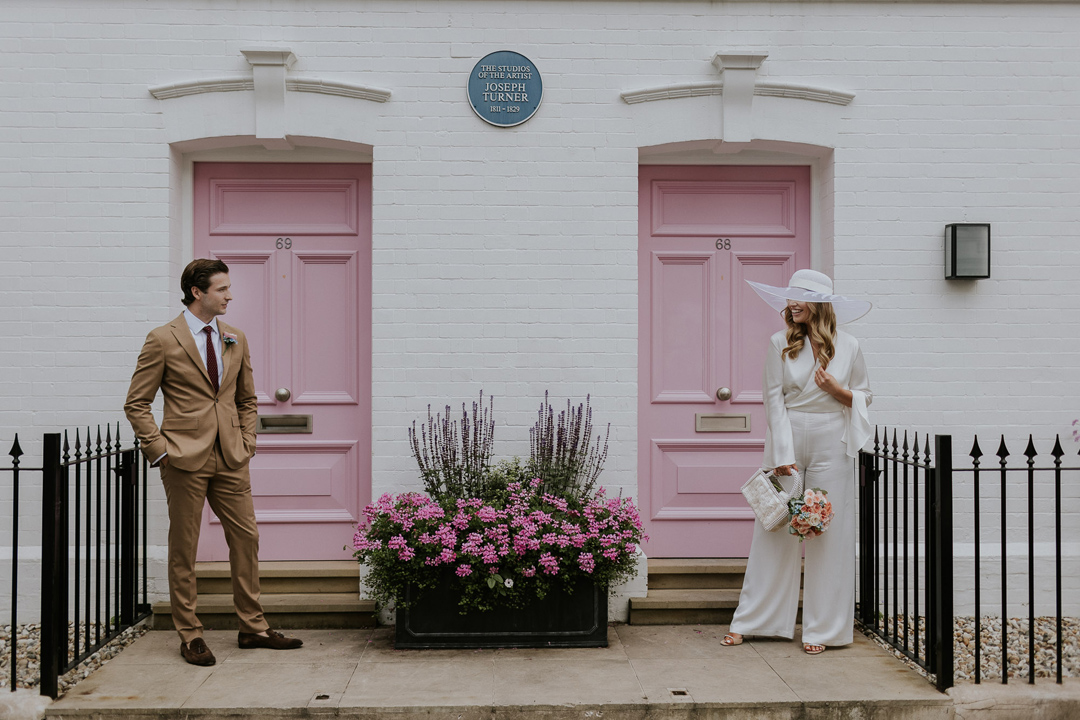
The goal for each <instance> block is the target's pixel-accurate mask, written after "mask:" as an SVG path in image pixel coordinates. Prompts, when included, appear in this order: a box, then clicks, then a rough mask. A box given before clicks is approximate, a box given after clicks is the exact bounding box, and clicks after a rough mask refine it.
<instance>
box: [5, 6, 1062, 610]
mask: <svg viewBox="0 0 1080 720" xmlns="http://www.w3.org/2000/svg"><path fill="white" fill-rule="evenodd" d="M261 5H262V4H258V3H243V2H241V3H216V2H210V1H209V0H203V1H202V2H170V1H169V0H146V1H145V2H122V1H116V2H107V1H105V0H88V1H85V2H84V1H82V0H69V1H68V2H58V1H55V0H10V1H9V2H5V3H4V6H3V8H2V10H0V47H2V48H4V49H3V50H2V51H0V77H2V80H0V216H2V217H3V218H4V221H3V225H2V226H0V247H2V253H3V256H2V259H0V282H2V283H3V286H2V287H3V290H2V291H0V367H3V368H4V371H5V379H4V382H3V383H0V396H2V397H3V401H2V402H0V442H2V443H3V444H4V447H3V448H0V449H2V450H3V451H6V450H7V446H8V443H10V442H11V438H12V436H13V434H14V433H15V432H19V433H20V439H21V441H22V443H23V447H24V448H25V449H27V450H29V451H30V456H32V457H33V456H35V454H36V452H37V450H38V439H39V438H40V434H41V433H42V432H47V431H52V430H56V429H61V428H74V427H77V426H82V427H85V426H86V425H87V424H96V423H99V422H104V421H109V422H113V423H116V422H117V421H120V422H121V425H122V428H123V431H124V434H125V437H130V431H129V429H128V428H127V425H126V423H124V422H123V416H122V412H121V405H122V402H123V397H124V394H125V393H126V390H127V384H128V380H129V378H130V375H131V370H132V368H133V365H134V361H135V357H136V354H137V352H138V349H139V347H140V345H141V343H142V340H143V338H144V337H145V334H146V332H147V330H148V329H149V328H150V327H152V326H154V325H156V324H160V323H161V322H163V321H165V320H166V319H168V318H170V317H172V316H173V315H175V313H176V312H178V309H179V304H178V302H177V300H178V293H177V290H176V289H175V286H176V285H177V277H178V275H179V269H180V268H181V267H182V266H183V264H184V263H186V262H187V260H189V259H190V258H191V252H192V250H191V229H190V212H189V207H190V204H189V203H190V188H189V186H190V165H191V162H192V161H193V160H196V159H221V160H225V159H251V160H263V161H266V160H274V161H289V160H297V159H310V160H331V159H339V160H341V159H346V160H348V159H361V160H365V159H366V160H370V161H371V162H372V163H373V175H374V190H373V198H372V203H373V228H372V229H373V243H374V256H373V260H374V263H373V280H374V289H373V307H374V310H373V336H374V346H373V384H372V388H371V391H372V396H373V418H372V424H373V457H372V473H373V488H372V490H373V495H375V496H378V495H379V494H380V493H382V492H386V491H391V490H401V489H405V488H413V487H416V486H417V483H418V481H417V478H416V472H415V467H414V464H413V461H412V458H411V456H410V453H409V450H408V446H407V442H406V436H405V428H406V426H407V425H408V424H409V423H411V422H412V420H414V419H417V418H419V417H421V416H422V415H423V414H424V412H425V409H426V407H427V405H428V403H431V404H432V405H433V406H434V407H435V408H436V409H441V407H442V405H443V404H444V403H450V404H451V405H457V406H460V403H461V402H463V401H471V400H472V399H474V398H475V397H476V395H477V393H478V391H479V390H480V389H483V390H484V392H485V393H486V394H490V395H494V396H495V398H496V417H497V419H498V422H499V426H498V428H497V431H496V436H497V438H498V440H499V444H498V445H497V452H499V453H500V454H507V455H509V454H515V453H516V454H524V453H527V452H528V446H527V428H528V426H529V425H530V424H531V422H532V418H533V414H534V413H535V409H536V407H537V405H538V401H539V398H541V397H542V396H543V392H544V390H550V391H551V393H552V397H553V398H565V397H571V398H575V399H577V398H582V399H583V398H584V396H585V395H586V394H587V393H591V395H592V403H593V407H594V414H595V419H596V420H597V421H598V422H599V423H606V422H611V424H612V442H611V454H610V457H609V460H608V464H607V469H606V471H605V475H604V480H605V481H606V483H607V484H608V485H610V486H615V487H619V488H622V489H624V490H625V491H626V492H628V493H631V494H634V493H636V491H637V479H636V472H637V453H638V448H637V439H636V437H637V436H636V433H637V418H636V415H637V397H638V387H637V367H638V358H637V335H638V311H637V282H638V280H637V274H638V269H637V246H638V215H637V213H638V197H637V169H638V165H639V162H648V163H657V162H674V163H688V164H701V163H705V164H712V163H727V162H732V163H740V164H753V163H777V162H789V163H790V162H793V161H794V162H798V163H800V164H812V165H813V167H814V171H813V177H814V183H815V188H814V200H815V208H814V223H815V234H814V238H813V255H814V265H815V266H816V267H818V268H820V269H822V270H825V271H827V272H831V273H833V274H834V275H835V278H836V284H837V290H838V292H840V293H843V294H851V295H858V296H864V297H868V298H871V299H872V300H873V301H874V303H875V306H876V307H875V310H874V311H873V313H872V314H871V315H870V316H869V317H868V318H867V319H866V320H864V321H861V322H859V323H856V324H855V325H853V326H852V327H851V329H850V331H851V332H852V333H853V334H855V335H856V336H857V337H859V338H860V340H861V341H862V343H863V347H864V352H865V355H866V358H867V362H868V365H869V367H870V373H871V379H872V382H873V386H874V390H875V402H874V404H873V408H872V412H873V416H872V417H873V420H874V421H875V422H878V423H882V424H887V425H890V426H893V425H895V426H899V427H901V428H912V429H918V430H919V431H920V432H927V431H928V432H931V433H934V432H951V433H953V434H954V435H955V436H956V437H957V442H958V443H964V442H968V441H970V437H971V434H972V433H973V432H980V433H989V434H994V433H1000V432H1004V433H1006V435H1007V437H1008V438H1009V439H1010V442H1012V443H1014V451H1015V452H1017V453H1019V452H1021V451H1022V449H1023V446H1022V442H1021V441H1020V438H1021V437H1022V438H1024V439H1025V440H1026V436H1027V434H1028V433H1033V434H1034V435H1035V437H1036V438H1043V439H1046V438H1050V439H1051V442H1052V438H1053V436H1054V435H1055V434H1056V433H1062V434H1063V435H1064V436H1065V437H1063V445H1065V446H1066V449H1067V451H1068V452H1069V454H1070V455H1075V452H1076V450H1077V449H1080V445H1078V444H1077V443H1075V442H1073V440H1072V437H1071V435H1070V431H1071V429H1072V428H1071V423H1072V421H1073V420H1074V419H1075V418H1077V417H1080V402H1078V398H1080V373H1078V372H1077V357H1078V356H1080V317H1078V315H1077V312H1076V308H1077V307H1080V287H1078V284H1077V278H1078V275H1080V273H1078V268H1080V238H1078V230H1077V228H1078V223H1077V221H1078V219H1080V217H1078V215H1080V211H1078V209H1077V208H1078V197H1080V5H1077V4H1074V3H1052V4H1030V3H1022V2H1016V3H1000V4H979V3H966V2H965V3H956V4H946V3H910V4H908V3H878V2H866V3H858V2H850V3H849V2H835V3H820V4H817V3H809V2H807V3H803V2H779V3H777V2H774V3H756V2H741V3H710V2H662V1H661V0H655V1H654V2H640V3H610V2H575V3H564V2H557V1H551V2H546V1H537V2H514V1H508V2H504V3H490V2H480V1H475V2H446V1H437V0H415V1H414V2H408V3H401V2H393V1H391V0H383V1H382V2H359V1H358V2H350V3H345V2H339V1H336V0H305V1H303V2H301V1H300V0H281V1H280V2H275V3H272V4H271V5H272V7H271V8H270V9H261ZM248 47H275V48H277V47H280V48H288V49H290V50H291V51H292V52H293V53H295V55H296V57H297V58H298V60H297V62H296V64H295V66H294V67H293V68H292V69H291V70H290V71H289V73H290V76H297V77H300V76H302V77H305V78H317V79H321V80H325V81H332V82H337V83H349V84H353V85H358V86H364V87H372V88H382V89H386V90H389V91H390V92H391V97H390V99H389V101H387V102H385V103H377V102H373V101H369V100H362V99H356V98H347V97H340V96H331V95H325V94H317V93H310V92H296V91H290V92H288V93H287V98H286V103H287V105H286V108H287V109H286V127H287V130H286V132H287V133H288V134H289V135H290V136H291V137H292V138H293V143H294V145H295V146H296V148H295V149H294V150H291V151H270V150H266V149H263V148H262V147H261V145H260V144H259V143H256V142H255V141H254V140H253V138H252V136H253V135H254V132H255V130H254V128H255V112H254V103H253V99H252V98H253V93H252V92H250V91H237V92H213V93H204V94H199V95H191V96H186V97H177V98H173V99H167V100H159V99H155V98H154V97H153V96H152V95H151V94H150V92H149V88H151V87H157V86H162V85H167V84H171V83H182V82H190V81H198V80H209V79H214V78H223V77H230V78H243V77H247V78H250V76H251V68H250V66H249V65H248V63H247V62H246V61H245V59H244V57H243V55H242V54H241V52H240V51H241V49H243V48H248ZM747 48H752V49H755V50H760V51H761V52H764V53H767V54H768V58H767V60H765V61H764V63H763V64H762V66H761V69H760V70H759V72H758V79H759V81H769V82H774V83H788V84H796V85H802V86H810V87H814V88H822V89H827V90H830V91H839V92H843V93H849V94H852V95H854V100H852V102H851V103H850V104H848V105H838V104H828V103H823V102H817V101H813V100H798V99H791V98H780V97H761V96H759V97H755V99H754V104H753V114H752V116H751V119H752V128H753V133H754V138H755V140H754V142H753V143H752V144H750V145H746V146H739V147H736V148H733V149H734V150H736V151H737V150H739V149H742V152H731V151H730V150H731V149H729V148H725V147H721V146H719V145H718V141H719V140H721V139H722V138H723V133H722V128H721V122H720V118H721V107H722V102H723V100H722V97H721V96H719V95H715V94H714V95H705V96H700V97H690V98H682V99H668V100H658V101H654V102H646V103H640V104H634V105H631V104H628V103H627V102H625V101H624V100H623V99H622V97H621V93H624V92H628V91H634V90H642V89H646V88H658V87H669V86H674V85H680V84H684V85H685V84H695V83H696V84H707V83H715V82H717V81H718V80H719V75H718V73H717V70H716V68H715V67H714V66H713V65H712V64H711V60H712V58H713V56H714V55H715V54H717V53H723V52H732V51H738V50H744V49H747ZM500 49H513V50H517V51H519V52H522V53H523V54H525V55H527V56H528V57H529V58H531V59H532V60H533V61H534V62H535V63H536V65H537V67H538V68H539V70H540V72H541V73H542V74H543V77H544V81H545V95H544V102H543V105H542V106H541V108H540V110H539V112H538V113H537V114H536V116H535V117H533V118H532V120H530V121H529V122H528V123H526V124H524V125H522V126H520V127H517V128H514V129H497V128H493V127H490V126H487V125H485V124H484V123H482V122H480V121H479V120H478V119H477V117H476V116H475V114H474V113H473V111H472V110H471V109H470V107H469V105H468V101H467V98H466V96H465V78H466V75H467V73H468V71H469V70H470V69H471V68H472V66H473V64H474V63H475V62H476V61H477V60H478V59H479V58H480V57H482V56H483V55H485V54H486V53H488V52H491V51H493V50H500ZM659 146H662V147H659ZM643 148H644V149H643ZM956 222H988V223H991V224H992V227H993V252H992V263H993V270H992V277H991V278H990V279H988V280H980V281H977V282H948V281H945V280H943V279H942V275H943V259H942V255H943V251H942V245H943V241H942V233H943V228H944V226H945V225H946V224H948V223H956ZM988 445H993V446H994V447H996V440H995V441H993V442H987V443H985V444H984V450H989V448H988V447H987V446H988ZM958 449H966V448H958ZM1045 449H1046V450H1049V446H1047V447H1046V448H1045ZM1073 487H1075V483H1074V484H1073ZM1068 492H1069V493H1070V494H1071V495H1072V496H1073V497H1075V490H1073V489H1070V490H1069V491H1068ZM4 493H5V494H4V496H3V500H4V502H5V503H10V494H9V491H8V490H7V489H6V488H5V490H4ZM36 493H37V491H36V490H33V489H31V490H27V491H26V492H25V493H24V498H25V499H26V502H30V501H31V499H32V498H33V497H34V496H36ZM961 494H962V491H961ZM155 498H156V500H157V510H156V511H155V512H156V513H157V515H156V517H158V518H161V514H160V513H161V500H160V492H159V491H158V490H155ZM968 505H969V504H965V503H960V502H959V501H958V503H957V506H958V508H966V507H968ZM6 507H10V505H7V506H6ZM6 513H7V511H6V510H5V514H6ZM158 527H159V528H160V527H161V526H160V525H159V526H158ZM162 539H163V535H162V534H160V532H159V534H158V538H157V540H158V541H159V542H161V541H162ZM1073 539H1074V540H1075V534H1074V538H1073ZM7 542H8V540H7V538H4V539H0V544H4V543H7ZM5 582H6V578H5ZM27 592H28V593H30V594H33V592H34V589H33V588H28V589H27Z"/></svg>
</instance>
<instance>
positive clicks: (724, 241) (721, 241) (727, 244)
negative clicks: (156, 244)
mask: <svg viewBox="0 0 1080 720" xmlns="http://www.w3.org/2000/svg"><path fill="white" fill-rule="evenodd" d="M278 247H281V246H280V245H279V246H278ZM716 249H717V250H730V249H731V240H730V239H729V238H717V240H716Z"/></svg>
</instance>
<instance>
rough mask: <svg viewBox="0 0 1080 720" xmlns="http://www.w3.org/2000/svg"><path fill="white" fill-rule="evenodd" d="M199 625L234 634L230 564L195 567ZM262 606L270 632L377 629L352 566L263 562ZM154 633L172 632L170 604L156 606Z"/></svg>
mask: <svg viewBox="0 0 1080 720" xmlns="http://www.w3.org/2000/svg"><path fill="white" fill-rule="evenodd" d="M195 574H196V577H197V578H198V588H199V605H198V614H199V620H201V621H202V623H203V626H204V627H206V628H207V629H217V630H233V629H236V626H237V623H236V613H235V611H234V609H233V602H232V580H231V575H230V572H229V563H227V562H200V563H196V565H195ZM259 579H260V585H261V589H262V596H261V602H262V605H263V610H264V612H265V614H266V620H267V622H269V623H270V627H273V628H275V629H277V628H281V629H296V628H360V627H373V626H374V625H375V624H376V609H375V603H374V602H372V601H370V600H362V599H360V569H359V566H358V565H357V564H356V563H355V562H352V561H347V560H346V561H311V562H261V563H259ZM152 610H153V613H154V618H153V627H154V629H155V630H172V629H173V622H172V616H171V607H170V605H169V603H168V602H167V601H165V602H158V603H154V604H153V606H152Z"/></svg>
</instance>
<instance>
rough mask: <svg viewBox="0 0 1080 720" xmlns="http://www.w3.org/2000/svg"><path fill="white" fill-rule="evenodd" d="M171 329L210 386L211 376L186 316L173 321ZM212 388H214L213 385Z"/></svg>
mask: <svg viewBox="0 0 1080 720" xmlns="http://www.w3.org/2000/svg"><path fill="white" fill-rule="evenodd" d="M169 327H170V328H171V329H172V334H173V337H175V338H176V340H177V342H179V343H180V347H182V348H184V351H185V352H186V353H187V354H188V357H190V358H191V362H193V363H195V367H197V368H198V369H199V372H201V373H202V376H203V377H204V378H206V382H207V384H210V374H209V373H207V372H206V363H205V362H204V361H203V359H202V358H201V357H199V346H198V345H196V344H195V338H194V337H193V336H192V334H191V328H189V327H188V324H187V320H185V319H184V314H183V313H181V314H180V317H178V318H176V319H175V320H173V321H172V323H170V325H169ZM210 386H211V387H213V385H210Z"/></svg>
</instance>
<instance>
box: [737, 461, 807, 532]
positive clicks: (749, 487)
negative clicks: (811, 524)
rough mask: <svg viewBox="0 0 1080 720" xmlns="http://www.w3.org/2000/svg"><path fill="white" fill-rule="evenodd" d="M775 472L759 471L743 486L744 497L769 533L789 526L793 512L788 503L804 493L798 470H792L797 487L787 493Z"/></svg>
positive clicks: (801, 478)
mask: <svg viewBox="0 0 1080 720" xmlns="http://www.w3.org/2000/svg"><path fill="white" fill-rule="evenodd" d="M775 472H776V471H775V470H774V471H773V472H771V473H767V472H765V471H764V470H758V471H757V472H755V473H754V474H753V475H751V476H750V479H749V480H747V481H746V482H745V483H744V484H743V486H742V494H743V497H744V498H746V502H748V503H749V504H750V507H751V508H753V510H754V515H755V516H756V517H757V519H758V520H760V521H761V524H762V526H764V528H765V529H766V530H768V531H769V532H772V531H773V530H778V529H779V528H781V527H784V526H786V525H787V524H788V521H789V520H790V519H791V510H790V508H789V507H788V501H789V500H791V498H793V497H798V496H799V495H802V493H803V477H802V474H801V473H799V471H798V470H795V469H794V468H792V470H791V474H792V475H794V476H795V486H794V487H793V488H792V489H791V492H786V491H785V490H784V488H783V487H782V486H781V485H780V481H779V480H777V479H776V475H775V474H774V473H775Z"/></svg>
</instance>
